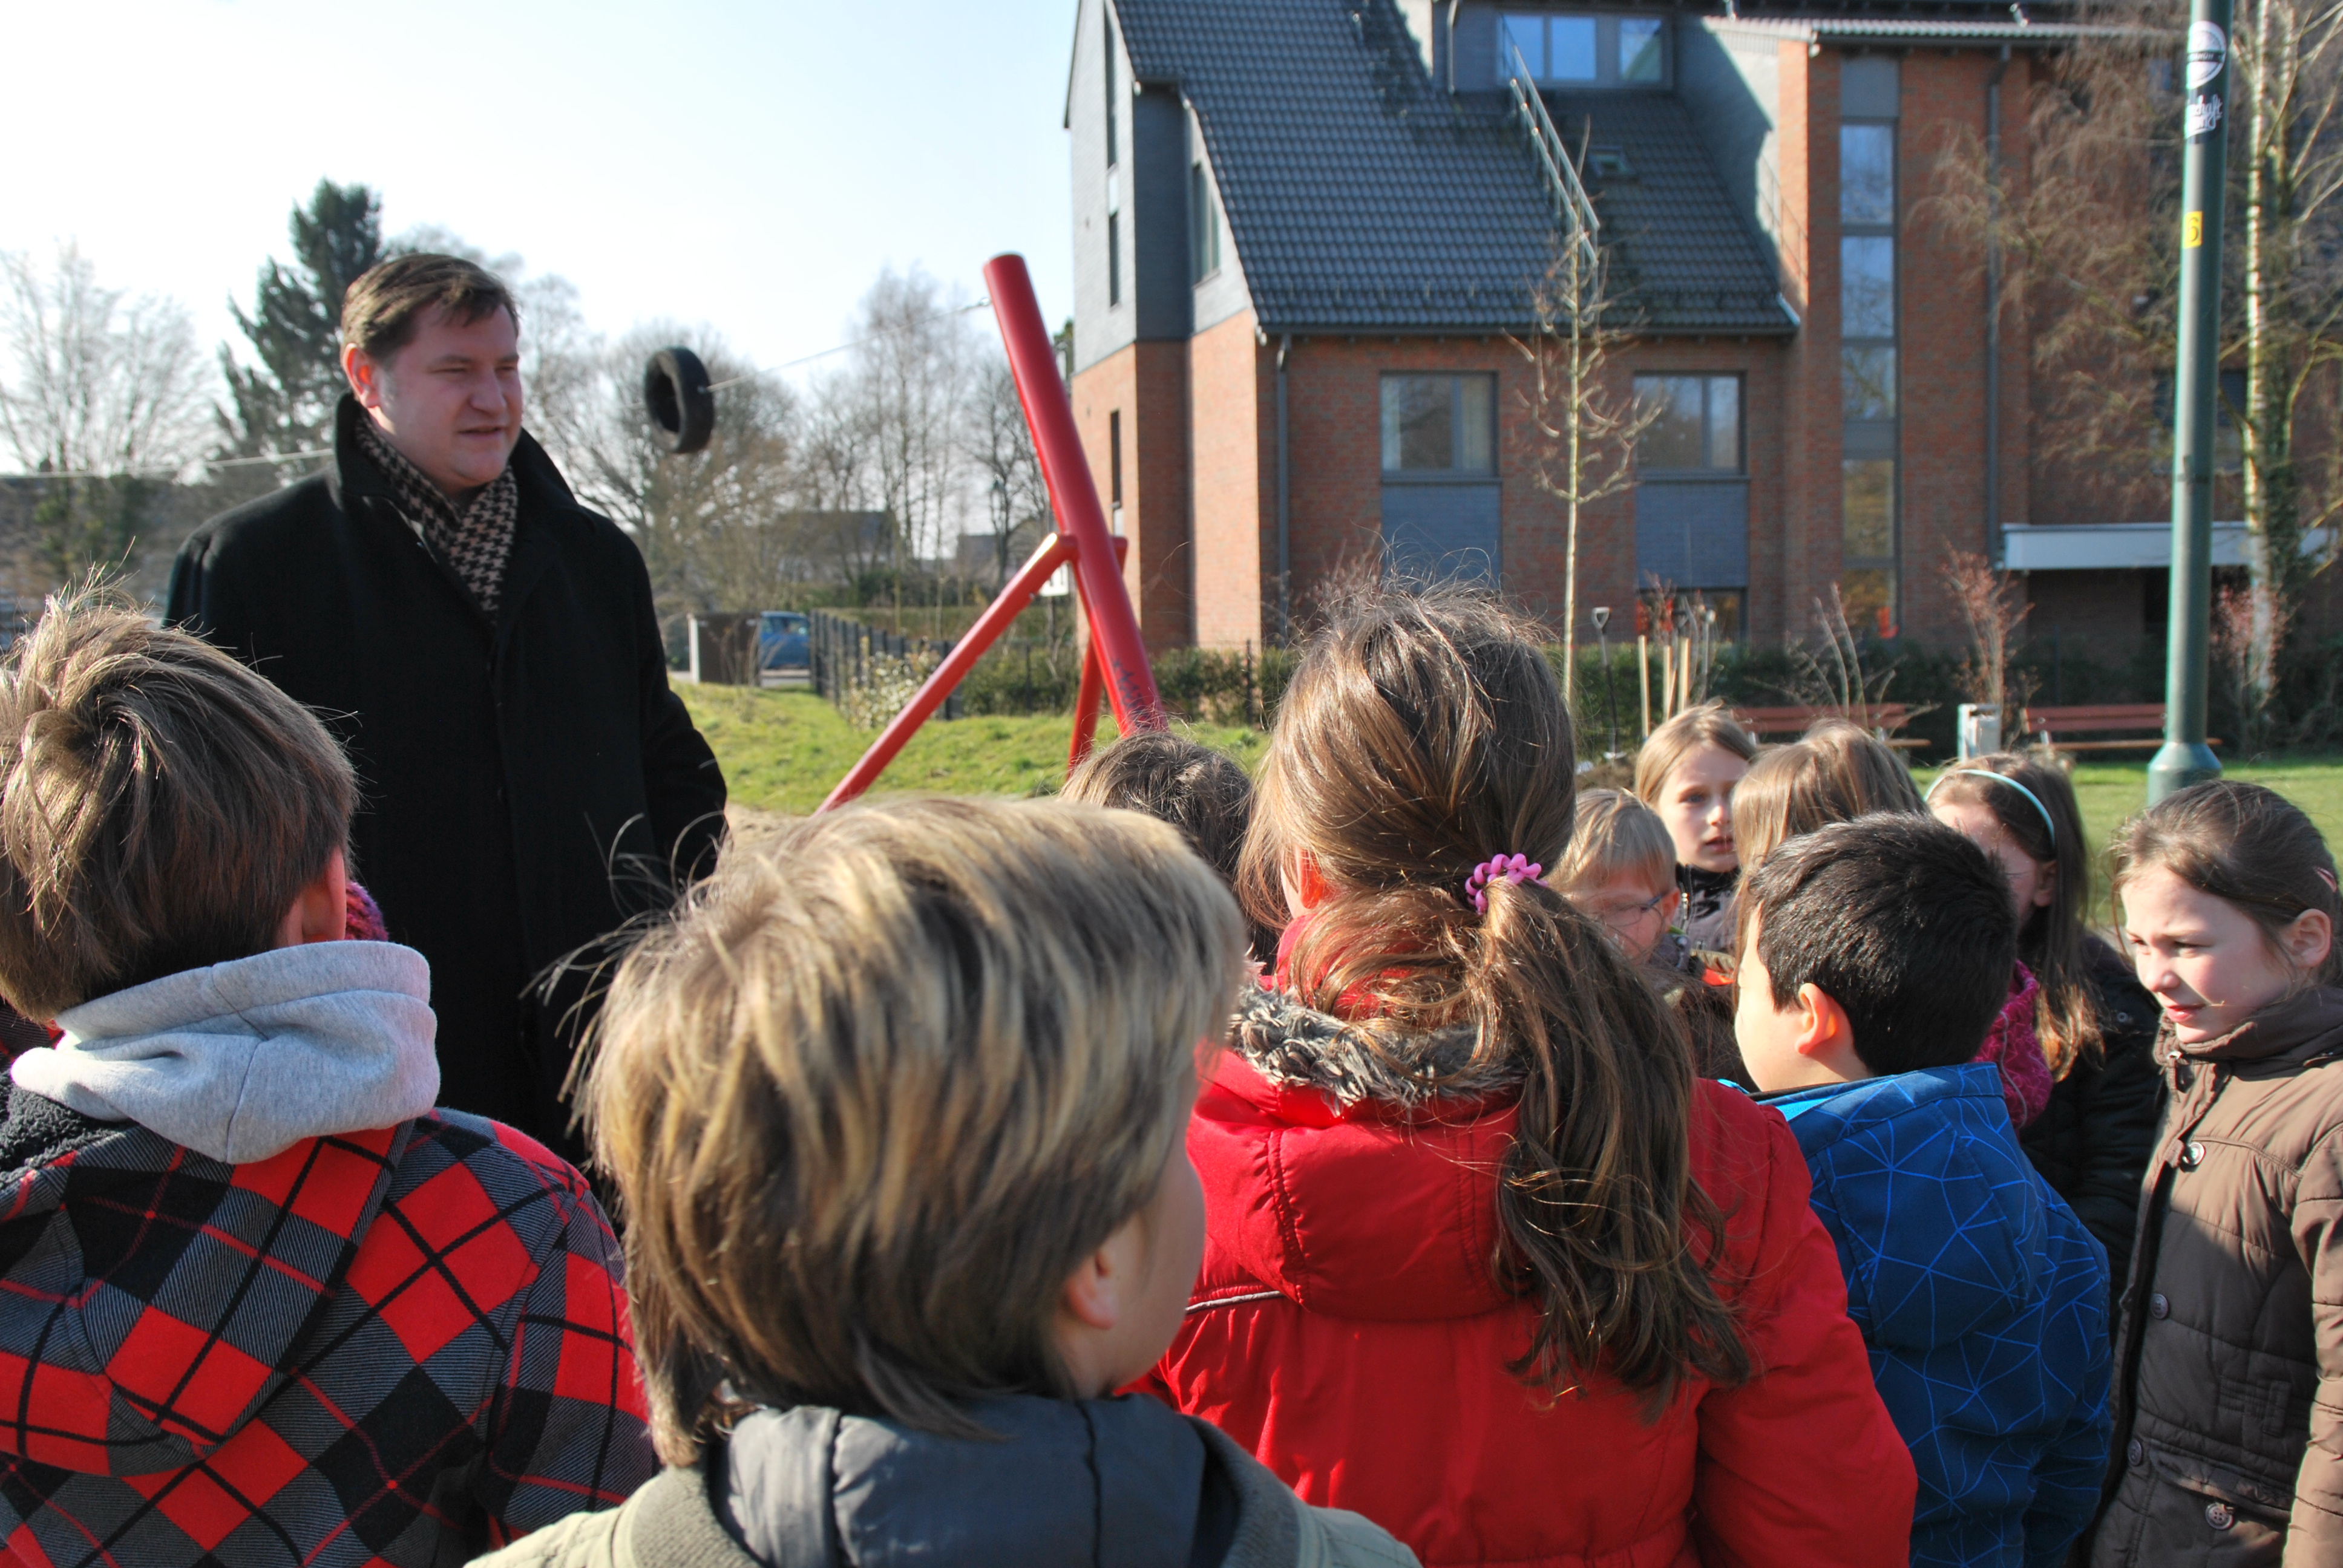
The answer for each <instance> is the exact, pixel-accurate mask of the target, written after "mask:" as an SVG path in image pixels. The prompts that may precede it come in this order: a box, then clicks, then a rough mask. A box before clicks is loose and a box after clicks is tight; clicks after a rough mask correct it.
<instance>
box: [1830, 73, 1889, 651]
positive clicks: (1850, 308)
mask: <svg viewBox="0 0 2343 1568" xmlns="http://www.w3.org/2000/svg"><path fill="white" fill-rule="evenodd" d="M1850 69H1852V67H1850ZM1896 76H1897V72H1896V67H1895V62H1894V61H1893V60H1892V59H1891V60H1887V61H1884V62H1882V61H1879V60H1878V59H1877V58H1876V57H1871V60H1870V64H1869V65H1866V66H1865V73H1864V80H1863V82H1862V83H1861V84H1859V85H1860V86H1861V87H1862V89H1863V90H1862V91H1859V92H1858V91H1856V90H1855V86H1856V85H1855V84H1852V83H1851V80H1850V84H1849V85H1847V86H1846V96H1845V99H1844V100H1843V101H1844V102H1845V104H1846V106H1848V107H1849V108H1850V109H1852V110H1855V112H1856V113H1857V115H1858V116H1860V117H1857V118H1855V119H1851V120H1844V121H1841V122H1840V125H1839V128H1838V175H1839V178H1838V217H1839V242H1838V258H1839V387H1840V398H1841V409H1840V412H1841V414H1842V417H1843V419H1844V425H1843V433H1844V438H1845V447H1844V448H1843V450H1844V452H1845V457H1844V460H1843V462H1842V464H1841V467H1842V480H1841V487H1840V512H1839V521H1840V538H1839V543H1840V574H1839V593H1840V597H1841V598H1843V599H1844V600H1845V605H1846V617H1847V621H1848V623H1849V624H1850V625H1852V626H1854V627H1855V628H1857V629H1858V630H1865V629H1867V630H1871V631H1875V632H1877V633H1878V634H1879V635H1880V636H1882V637H1893V636H1894V635H1895V633H1896V587H1897V568H1898V566H1899V564H1900V560H1901V554H1902V552H1901V548H1900V547H1901V540H1900V538H1898V529H1897V528H1896V488H1897V473H1896V456H1895V454H1896V448H1897V445H1898V437H1897V428H1896V426H1897V416H1898V414H1899V412H1900V410H1899V407H1898V405H1899V403H1900V401H1901V398H1900V394H1899V392H1898V387H1897V375H1896V372H1897V370H1898V368H1899V367H1898V366H1897V363H1896V328H1897V325H1898V323H1897V319H1896V317H1897V315H1898V311H1897V307H1896V130H1897V126H1896V121H1895V120H1893V119H1891V118H1888V117H1887V116H1891V115H1893V114H1894V113H1895V112H1896V106H1897V105H1898V103H1899V101H1900V86H1899V85H1898V83H1897V80H1896Z"/></svg>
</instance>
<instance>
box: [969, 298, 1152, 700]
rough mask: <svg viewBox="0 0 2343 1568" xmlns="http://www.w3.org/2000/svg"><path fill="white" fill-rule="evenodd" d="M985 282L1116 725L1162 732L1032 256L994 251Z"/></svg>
mask: <svg viewBox="0 0 2343 1568" xmlns="http://www.w3.org/2000/svg"><path fill="white" fill-rule="evenodd" d="M984 284H985V287H986V289H987V290H988V291H990V294H991V296H992V311H993V314H994V315H995V316H996V317H999V318H1000V322H1001V344H1002V346H1003V347H1005V348H1007V349H1008V351H1009V367H1010V369H1011V372H1012V373H1013V374H1014V375H1015V376H1016V378H1017V398H1018V401H1019V402H1021V403H1022V404H1023V405H1024V406H1025V422H1026V424H1027V425H1029V426H1031V427H1032V431H1033V448H1034V451H1035V452H1036V453H1037V454H1038V455H1039V456H1040V457H1041V478H1042V481H1043V482H1044V483H1045V484H1046V485H1048V487H1049V490H1050V505H1051V507H1052V508H1055V510H1056V512H1057V516H1058V527H1059V528H1060V530H1061V532H1063V533H1064V534H1065V535H1066V536H1067V537H1068V538H1071V539H1072V540H1073V542H1074V571H1075V573H1076V575H1077V577H1078V578H1080V581H1081V597H1082V604H1083V608H1084V609H1085V610H1086V612H1087V619H1088V620H1089V622H1090V633H1091V646H1092V647H1093V648H1096V649H1097V650H1098V655H1099V658H1100V659H1101V664H1102V669H1103V673H1104V675H1105V677H1106V693H1107V698H1108V699H1109V700H1110V701H1111V702H1112V703H1113V704H1114V718H1115V724H1116V726H1117V728H1119V729H1121V731H1122V732H1123V733H1124V734H1125V735H1128V734H1130V733H1131V731H1132V730H1133V729H1162V728H1164V719H1163V704H1162V702H1161V699H1159V698H1158V697H1157V696H1156V692H1155V674H1154V671H1153V670H1151V669H1150V668H1148V664H1147V645H1146V644H1145V643H1144V642H1143V641H1141V638H1140V635H1139V617H1138V616H1137V615H1136V614H1135V613H1133V612H1132V610H1131V596H1130V595H1129V594H1128V593H1126V592H1125V591H1124V590H1123V586H1122V574H1121V571H1120V570H1119V569H1118V567H1117V558H1116V555H1115V552H1114V551H1113V550H1112V549H1111V548H1109V547H1108V543H1107V541H1108V539H1109V538H1111V535H1110V534H1109V533H1108V532H1107V527H1106V513H1105V512H1104V511H1103V510H1102V509H1101V508H1100V506H1099V498H1098V487H1096V486H1095V485H1093V484H1091V470H1090V464H1089V462H1088V461H1087V460H1086V459H1085V458H1084V457H1083V456H1082V442H1081V435H1080V434H1079V433H1078V432H1077V431H1076V430H1075V429H1074V407H1073V404H1072V402H1071V400H1069V398H1068V397H1067V395H1066V384H1065V382H1064V381H1063V380H1062V379H1061V377H1060V376H1059V374H1058V355H1057V350H1056V349H1055V348H1054V347H1052V346H1051V342H1050V330H1049V328H1048V327H1045V326H1044V325H1042V321H1041V305H1040V303H1039V302H1038V301H1036V300H1035V298H1034V297H1033V280H1032V278H1031V276H1028V275H1027V273H1026V271H1025V258H1024V257H1023V256H1017V255H1013V254H1012V255H1007V256H994V257H993V258H992V259H991V260H990V261H988V262H986V263H985V264H984Z"/></svg>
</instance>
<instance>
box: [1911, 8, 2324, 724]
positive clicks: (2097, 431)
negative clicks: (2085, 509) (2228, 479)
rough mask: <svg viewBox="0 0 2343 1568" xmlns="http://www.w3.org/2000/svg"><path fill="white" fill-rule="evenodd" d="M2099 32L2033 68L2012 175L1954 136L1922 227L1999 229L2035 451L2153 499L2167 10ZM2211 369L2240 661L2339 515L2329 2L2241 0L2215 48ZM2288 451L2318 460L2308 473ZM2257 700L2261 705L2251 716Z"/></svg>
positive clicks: (2171, 50)
mask: <svg viewBox="0 0 2343 1568" xmlns="http://www.w3.org/2000/svg"><path fill="white" fill-rule="evenodd" d="M2086 19H2087V20H2089V21H2092V22H2096V23H2098V24H2101V25H2103V27H2102V31H2100V32H2098V33H2097V34H2095V35H2088V36H2085V37H2081V38H2078V39H2077V40H2075V41H2074V43H2073V45H2072V46H2071V47H2069V48H2068V49H2066V51H2064V52H2063V53H2061V54H2059V55H2056V56H2053V57H2051V58H2050V59H2049V60H2048V62H2047V63H2046V66H2045V67H2044V68H2043V69H2044V75H2043V77H2042V79H2041V81H2040V83H2039V85H2037V87H2036V91H2035V94H2034V97H2033V100H2032V103H2031V105H2030V106H2029V112H2028V120H2027V128H2026V151H2025V159H2026V163H2025V168H2024V177H2023V179H2022V180H2021V179H2018V178H2016V177H2014V176H2013V175H2012V173H2011V171H2010V170H2008V169H2006V168H2005V169H1996V168H1992V167H1989V166H1988V165H1987V161H1986V155H1985V149H1984V145H1983V143H1982V142H1981V140H1980V139H1979V138H1978V137H1977V136H1975V135H1974V134H1972V133H1967V132H1963V133H1960V134H1958V135H1956V136H1954V137H1953V138H1952V139H1951V140H1950V141H1949V142H1948V144H1947V146H1946V148H1945V149H1944V152H1943V154H1942V156H1940V157H1939V159H1938V164H1937V172H1938V176H1939V187H1940V192H1941V194H1940V195H1939V196H1937V197H1936V199H1935V200H1934V201H1933V202H1932V203H1931V204H1930V208H1931V211H1932V214H1933V216H1935V217H1936V219H1937V220H1938V221H1940V222H1942V223H1944V224H1946V226H1949V227H1950V228H1951V229H1952V230H1954V231H1955V232H1956V233H1966V234H1969V235H1973V236H1978V237H1980V238H1982V237H1986V236H1993V237H1997V238H1998V239H1999V240H2000V242H2001V244H2002V245H2003V246H2005V247H2006V250H2007V251H2008V253H2009V255H2010V256H2011V257H2012V258H2013V260H2014V262H2015V263H2016V265H2015V266H2013V267H2012V268H2011V269H2010V272H2009V275H2008V276H2009V286H2008V288H2007V290H2006V293H2005V296H2004V301H2005V308H2006V309H2007V310H2009V311H2010V312H2011V313H2013V314H2014V315H2023V316H2025V317H2026V318H2027V319H2028V320H2029V322H2030V324H2031V327H2032V329H2033V346H2034V357H2035V361H2036V377H2037V380H2038V381H2040V382H2042V383H2044V384H2046V386H2047V387H2049V388H2050V389H2051V393H2052V397H2051V404H2050V413H2051V417H2050V418H2048V419H2046V420H2039V421H2036V425H2035V427H2034V441H2035V448H2036V452H2037V453H2040V454H2042V455H2043V456H2045V457H2050V458H2053V459H2056V460H2059V461H2058V463H2057V467H2059V469H2060V470H2061V471H2062V472H2063V473H2065V474H2068V475H2072V474H2077V473H2092V474H2098V475H2104V476H2106V477H2105V478H2104V479H2103V480H2102V482H2101V483H2100V485H2099V487H2098V492H2097V498H2098V499H2100V500H2101V501H2103V502H2107V501H2116V500H2118V499H2120V500H2121V501H2123V502H2125V503H2127V504H2130V505H2134V506H2142V507H2145V506H2153V505H2155V504H2156V502H2157V500H2158V499H2159V498H2160V497H2161V496H2162V494H2163V493H2164V492H2163V487H2162V477H2163V472H2164V470H2165V469H2166V468H2167V467H2168V459H2169V455H2170V450H2171V430H2170V419H2171V413H2172V407H2171V405H2172V391H2171V384H2170V380H2169V372H2170V369H2171V367H2172V365H2173V363H2174V361H2175V358H2176V347H2177V333H2176V319H2175V313H2176V310H2177V303H2178V302H2177V286H2176V279H2177V276H2178V267H2179V262H2178V230H2179V225H2178V223H2177V221H2175V216H2176V212H2177V206H2178V204H2179V190H2180V133H2181V123H2180V122H2181V109H2182V103H2181V95H2180V94H2179V92H2178V91H2177V90H2176V89H2177V83H2176V78H2175V73H2174V70H2173V65H2174V59H2173V56H2174V55H2176V54H2177V51H2178V48H2179V41H2180V38H2181V35H2182V32H2183V29H2184V28H2185V27H2186V25H2187V5H2186V4H2185V3H2184V0H2106V3H2103V4H2101V5H2097V6H2095V7H2093V8H2091V9H2090V10H2089V11H2088V12H2087V15H2086ZM2231 45H2232V47H2231V55H2230V62H2231V87H2230V92H2229V104H2230V106H2231V107H2230V114H2231V120H2230V126H2231V133H2232V134H2231V137H2230V142H2229V153H2230V167H2229V171H2228V178H2229V193H2228V197H2227V206H2228V210H2229V211H2230V212H2231V213H2232V214H2234V215H2236V217H2235V219H2234V220H2233V221H2234V227H2233V229H2232V237H2231V242H2230V244H2229V245H2228V246H2227V250H2226V254H2225V256H2224V258H2223V260H2224V271H2225V277H2224V283H2223V288H2222V309H2223V320H2222V345H2221V362H2222V363H2223V364H2224V365H2234V366H2241V367H2243V369H2244V371H2245V379H2246V387H2245V396H2244V398H2243V401H2242V403H2237V402H2233V401H2232V400H2231V399H2229V398H2228V397H2226V396H2225V397H2224V399H2223V403H2224V409H2223V411H2224V413H2225V415H2226V416H2227V419H2228V422H2229V423H2230V425H2231V427H2233V428H2234V429H2236V430H2237V433H2238V437H2237V456H2236V459H2235V460H2236V462H2237V469H2238V474H2237V481H2236V482H2235V488H2234V490H2232V489H2231V488H2230V487H2229V486H2228V485H2227V484H2225V485H2224V487H2223V489H2224V491H2225V495H2224V498H2223V504H2227V505H2236V506H2237V507H2238V508H2240V509H2241V510H2242V512H2243V514H2244V517H2245V521H2246V525H2247V558H2248V566H2249V568H2250V573H2251V578H2252V580H2253V582H2254V583H2255V585H2256V586H2257V587H2258V588H2267V589H2268V590H2269V592H2268V594H2267V595H2264V596H2262V597H2260V598H2256V599H2254V600H2253V604H2254V605H2255V606H2258V608H2256V609H2255V611H2254V613H2255V614H2256V616H2257V617H2258V620H2257V622H2256V625H2257V626H2258V630H2257V631H2256V633H2255V635H2256V636H2257V638H2258V639H2259V641H2260V643H2261V645H2262V646H2261V649H2260V651H2259V652H2258V653H2257V655H2256V656H2255V658H2254V659H2253V660H2252V663H2253V665H2254V667H2255V668H2257V669H2258V670H2259V671H2260V672H2261V675H2260V676H2259V677H2258V678H2262V679H2265V680H2274V679H2275V678H2276V669H2277V658H2276V654H2277V648H2278V640H2279V639H2280V638H2283V636H2284V626H2285V623H2286V621H2287V620H2288V618H2291V616H2292V615H2293V613H2294V610H2295V608H2296V606H2297V604H2298V600H2299V598H2300V594H2301V591H2302V589H2303V588H2304V586H2305V585H2306V584H2307V583H2308V579H2309V578H2310V576H2311V575H2312V574H2313V573H2314V572H2316V571H2318V569H2320V568H2323V567H2324V566H2325V565H2326V564H2327V562H2328V560H2331V559H2332V558H2333V555H2334V551H2333V548H2332V545H2331V543H2330V545H2329V548H2328V550H2327V551H2326V552H2325V553H2324V554H2323V555H2318V556H2314V557H2308V558H2307V557H2306V556H2305V554H2304V552H2303V541H2304V540H2305V539H2306V538H2308V537H2310V536H2311V534H2312V531H2313V530H2315V529H2317V528H2320V527H2323V526H2325V525H2327V524H2328V523H2331V522H2334V521H2336V520H2338V518H2343V468H2338V462H2343V447H2338V443H2337V442H2336V441H2334V440H2333V439H2331V438H2330V439H2328V440H2327V441H2325V442H2324V443H2323V444H2321V443H2318V442H2315V441H2306V439H2305V437H2307V436H2309V435H2311V434H2312V433H2313V432H2315V431H2316V430H2318V428H2319V427H2322V426H2324V427H2327V429H2328V432H2329V434H2330V437H2331V434H2332V426H2333V422H2334V420H2335V417H2336V414H2337V405H2338V367H2343V6H2338V5H2337V4H2335V0H2240V4H2239V5H2238V7H2237V18H2236V25H2235V29H2234V32H2233V34H2232V37H2231ZM2306 452H2309V453H2313V454H2315V457H2314V458H2313V459H2312V460H2310V461H2308V462H2307V461H2306V456H2305V454H2306ZM2232 497H2233V498H2232ZM2268 696H2269V692H2268V690H2267V689H2266V690H2265V691H2264V693H2263V699H2262V700H2263V701H2264V702H2265V703H2266V702H2267V700H2268Z"/></svg>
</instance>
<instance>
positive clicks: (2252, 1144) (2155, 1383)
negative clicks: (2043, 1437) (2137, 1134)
mask: <svg viewBox="0 0 2343 1568" xmlns="http://www.w3.org/2000/svg"><path fill="white" fill-rule="evenodd" d="M2156 1057H2157V1065H2158V1067H2159V1068H2160V1070H2162V1071H2163V1073H2164V1075H2165V1079H2166V1082H2167V1086H2168V1088H2169V1091H2170V1098H2169V1100H2168V1101H2167V1105H2166V1109H2165V1112H2164V1119H2163V1122H2162V1125H2161V1128H2160V1130H2159V1132H2158V1136H2157V1145H2156V1151H2155V1154H2154V1156H2153V1157H2152V1158H2151V1159H2150V1161H2149V1162H2148V1167H2147V1176H2146V1178H2145V1179H2144V1182H2143V1199H2142V1201H2141V1204H2140V1211H2139V1228H2138V1231H2137V1241H2136V1242H2135V1245H2134V1247H2133V1251H2132V1265H2131V1282H2130V1287H2129V1289H2128V1290H2127V1292H2125V1296H2124V1303H2123V1322H2122V1326H2121V1329H2120V1331H2119V1332H2118V1334H2117V1350H2116V1357H2117V1359H2116V1366H2117V1412H2116V1429H2115V1447H2114V1465H2113V1470H2112V1473H2111V1474H2110V1475H2109V1477H2108V1482H2107V1503H2106V1505H2105V1508H2104V1510H2103V1512H2102V1513H2101V1514H2100V1516H2099V1521H2098V1524H2097V1531H2096V1533H2095V1534H2094V1536H2093V1540H2092V1550H2091V1556H2090V1562H2091V1563H2092V1564H2093V1568H2119V1565H2122V1568H2129V1565H2132V1564H2138V1565H2139V1568H2150V1565H2155V1568H2161V1565H2163V1564H2167V1563H2208V1564H2209V1563H2221V1564H2232V1563H2234V1564H2239V1565H2246V1564H2270V1565H2272V1568H2275V1565H2277V1564H2279V1563H2284V1564H2286V1568H2308V1564H2311V1563H2326V1564H2333V1563H2343V990H2333V989H2318V990H2308V991H2305V992H2303V993H2302V994H2301V995H2298V996H2297V997H2294V998H2292V999H2291V1000H2287V1001H2284V1002H2280V1003H2278V1004H2277V1005H2276V1006H2273V1007H2270V1008H2268V1009H2266V1010H2263V1011H2262V1012H2260V1013H2258V1014H2257V1015H2256V1016H2255V1017H2254V1018H2252V1019H2250V1020H2247V1022H2246V1023H2244V1024H2243V1025H2241V1026H2239V1027H2238V1028H2237V1030H2233V1031H2231V1032H2230V1033H2228V1034H2227V1035H2224V1036H2222V1037H2221V1038H2220V1039H2218V1040H2208V1041H2207V1042H2206V1043H2205V1044H2202V1045H2193V1046H2180V1045H2176V1044H2175V1042H2174V1041H2173V1040H2172V1036H2171V1032H2170V1030H2166V1031H2165V1032H2164V1033H2163V1034H2162V1035H2161V1036H2159V1037H2158V1039H2157V1042H2156Z"/></svg>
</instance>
